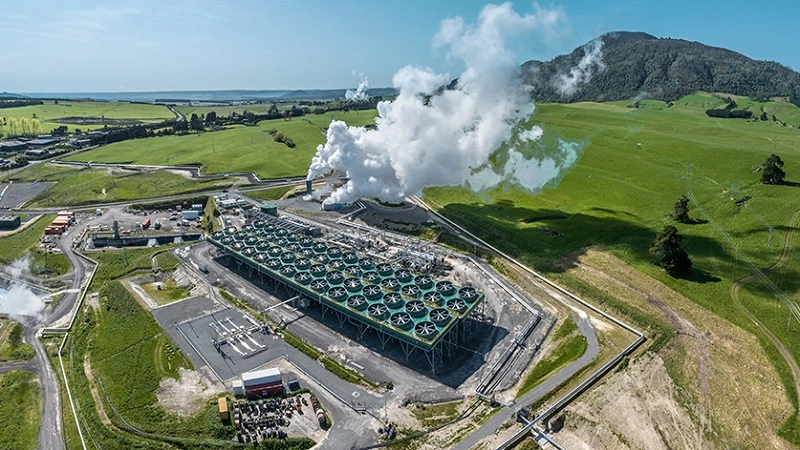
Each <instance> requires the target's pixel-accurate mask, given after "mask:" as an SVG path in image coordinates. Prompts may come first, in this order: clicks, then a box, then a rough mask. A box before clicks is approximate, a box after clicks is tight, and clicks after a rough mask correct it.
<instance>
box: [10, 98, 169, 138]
mask: <svg viewBox="0 0 800 450" xmlns="http://www.w3.org/2000/svg"><path fill="white" fill-rule="evenodd" d="M34 115H36V118H37V119H39V120H40V121H41V122H42V132H43V133H47V132H50V131H51V130H53V129H54V128H57V127H59V126H61V125H67V126H68V127H69V130H70V131H74V130H75V129H76V128H80V129H81V130H88V129H95V128H102V127H103V125H102V124H78V123H75V122H71V123H59V122H55V120H56V119H64V118H68V117H93V118H101V117H104V118H106V119H119V120H122V119H127V120H131V121H142V122H149V121H159V120H163V119H171V118H174V117H175V115H174V114H172V112H171V111H170V110H169V109H167V107H166V106H161V105H148V104H139V103H127V102H76V101H59V102H58V104H57V105H56V104H55V103H54V102H53V101H50V100H48V101H45V102H44V104H42V105H33V106H23V107H19V108H5V109H0V117H4V118H6V119H8V118H10V117H14V118H17V119H20V118H22V117H25V118H28V119H31V118H33V116H34ZM9 131H10V130H8V129H5V130H4V134H7V133H8V132H9Z"/></svg>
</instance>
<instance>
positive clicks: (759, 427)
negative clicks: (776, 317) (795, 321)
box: [555, 249, 791, 449]
mask: <svg viewBox="0 0 800 450" xmlns="http://www.w3.org/2000/svg"><path fill="white" fill-rule="evenodd" d="M564 263H565V267H569V269H568V272H569V273H570V274H571V275H573V276H575V277H578V278H580V279H582V280H584V281H586V282H587V283H590V284H592V285H593V286H595V287H597V288H598V289H600V290H602V291H604V292H606V293H608V294H609V295H613V296H615V297H617V298H619V299H622V300H624V301H625V302H626V303H628V304H629V305H631V306H633V307H636V308H638V309H640V310H642V311H644V312H646V313H647V314H649V315H652V316H656V317H659V318H660V319H661V320H663V321H665V322H667V323H669V324H671V325H672V326H673V327H674V328H675V330H676V331H677V334H676V336H675V337H674V338H673V339H672V341H671V342H670V343H669V344H668V345H667V346H666V347H665V348H664V349H662V350H661V351H659V352H658V353H657V354H654V355H653V354H650V355H645V356H643V357H640V358H639V359H638V360H636V361H634V362H633V363H632V364H631V366H630V367H629V368H628V369H626V370H625V371H622V372H618V373H615V374H613V375H612V376H611V377H609V379H608V380H607V381H606V382H605V383H603V384H602V385H600V386H599V387H598V388H596V389H594V390H592V391H590V392H589V393H588V394H587V395H585V396H584V397H582V398H581V399H580V401H578V402H576V403H574V404H573V405H571V406H570V407H568V408H567V410H566V411H565V418H566V420H565V425H564V429H563V430H562V431H560V432H558V433H556V434H555V437H556V439H557V440H559V442H562V443H563V444H564V445H565V447H566V448H595V449H624V448H630V449H638V448H643V449H669V448H682V449H705V448H775V449H782V448H791V446H790V445H789V444H788V443H787V442H785V441H784V440H783V439H781V438H780V437H778V436H777V435H776V433H775V430H776V429H777V428H778V427H779V426H780V424H781V422H782V421H783V420H784V419H785V418H786V416H787V415H788V414H789V413H790V412H791V406H790V404H789V402H788V400H787V398H786V395H785V394H784V392H783V389H782V388H781V383H780V380H779V378H778V375H777V373H776V372H775V370H774V368H773V367H772V365H771V364H770V363H769V361H768V360H767V358H766V356H765V355H764V352H763V350H762V348H761V346H760V345H759V343H758V341H757V340H756V338H755V337H754V336H753V335H752V334H750V333H748V332H745V331H743V330H741V329H740V328H738V327H735V326H733V325H732V324H731V323H729V322H727V321H725V320H723V319H720V318H719V317H717V316H715V315H713V314H711V313H710V312H708V311H706V310H705V309H703V308H701V307H699V306H697V305H696V304H695V303H693V302H691V301H690V300H689V299H687V298H685V297H683V296H681V295H679V294H677V293H676V292H674V291H672V290H670V289H669V288H667V287H666V286H665V285H663V284H661V283H659V282H657V281H655V280H653V279H650V278H649V277H647V276H645V275H643V274H642V273H640V272H638V271H636V270H634V269H632V268H630V267H629V266H627V265H626V264H625V263H624V262H622V261H621V260H619V259H617V258H615V257H613V256H611V255H609V254H608V253H604V252H601V251H599V250H597V249H589V250H588V251H586V252H585V253H584V254H582V255H580V256H579V257H577V259H573V260H571V261H564Z"/></svg>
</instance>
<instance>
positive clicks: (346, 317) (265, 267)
mask: <svg viewBox="0 0 800 450" xmlns="http://www.w3.org/2000/svg"><path fill="white" fill-rule="evenodd" d="M306 231H308V230H307V229H304V228H303V227H302V225H298V224H297V223H296V222H288V221H285V220H282V219H279V218H275V217H271V216H267V215H262V216H261V217H260V219H259V220H256V221H255V222H253V223H252V224H251V225H246V226H244V227H242V228H241V229H237V228H234V227H229V228H226V229H224V230H222V231H217V232H215V233H213V234H212V235H211V236H209V238H208V241H209V242H210V243H211V244H212V245H214V246H215V247H217V248H219V249H220V250H221V251H222V252H223V253H225V254H226V255H228V256H229V257H231V258H233V259H234V261H235V262H236V263H237V264H239V265H241V264H244V265H246V266H247V267H248V269H249V270H252V271H256V272H257V273H258V274H259V275H260V276H266V277H269V278H270V279H272V280H274V281H276V282H278V283H281V284H283V285H285V286H287V287H289V288H290V289H292V290H294V291H296V292H297V293H298V294H301V295H303V296H305V297H307V298H308V299H310V300H311V301H313V302H317V303H319V304H320V305H321V306H322V308H323V311H326V310H332V311H333V312H334V313H335V314H336V315H337V317H338V318H339V320H340V323H344V322H345V321H349V322H350V323H353V324H355V325H356V326H357V327H358V329H359V331H360V332H361V333H362V335H363V333H364V332H365V331H367V330H369V329H372V330H373V331H376V332H377V335H378V337H379V338H380V341H381V344H382V345H383V346H384V347H385V346H386V345H387V344H390V343H399V345H400V346H401V348H402V349H403V351H404V353H405V355H406V357H409V356H410V355H411V354H412V353H413V352H414V351H415V350H421V351H423V352H424V353H425V355H426V356H427V357H428V361H429V362H430V364H431V368H432V370H434V371H435V368H436V367H437V366H439V365H440V364H441V362H442V357H443V352H445V353H447V354H449V353H450V351H451V350H452V349H454V348H455V347H456V346H457V345H458V343H459V341H460V339H462V337H463V336H464V335H465V333H466V332H467V331H468V330H467V328H468V327H467V326H465V321H464V319H465V318H466V317H467V316H469V314H470V313H471V312H472V311H473V310H474V309H475V307H476V306H477V305H478V304H480V302H481V301H482V300H483V298H484V294H483V292H481V291H479V290H477V289H475V288H473V287H471V286H467V287H462V286H456V285H454V284H453V283H452V282H450V281H448V280H436V279H433V278H432V277H431V276H429V275H424V274H418V273H414V272H412V271H410V270H408V269H406V268H402V267H399V266H395V265H394V264H392V263H391V262H389V261H386V260H381V259H377V258H373V257H370V256H367V255H365V254H361V253H360V252H355V251H353V250H352V249H347V248H343V247H340V246H338V245H336V244H334V243H332V242H328V241H324V240H322V239H316V238H312V237H310V236H308V235H306V234H305V232H306Z"/></svg>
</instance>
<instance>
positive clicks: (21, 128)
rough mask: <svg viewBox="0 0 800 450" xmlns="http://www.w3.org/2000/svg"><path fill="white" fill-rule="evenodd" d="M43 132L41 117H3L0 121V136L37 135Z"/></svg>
mask: <svg viewBox="0 0 800 450" xmlns="http://www.w3.org/2000/svg"><path fill="white" fill-rule="evenodd" d="M41 133H42V123H41V122H40V121H39V119H28V118H27V117H21V118H19V119H17V118H16V117H3V119H2V120H1V121H0V136H2V137H17V136H37V135H39V134H41Z"/></svg>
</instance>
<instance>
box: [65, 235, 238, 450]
mask: <svg viewBox="0 0 800 450" xmlns="http://www.w3.org/2000/svg"><path fill="white" fill-rule="evenodd" d="M167 247H168V246H167ZM163 250H164V247H161V248H159V249H135V250H127V251H102V252H93V253H91V254H90V255H89V256H90V257H92V258H93V259H95V260H96V261H97V262H98V267H97V270H96V273H95V277H94V280H93V282H92V285H91V286H90V291H95V292H98V294H99V301H100V308H96V309H85V310H82V311H81V313H80V315H79V318H78V320H76V325H75V327H74V328H73V330H72V332H71V333H70V335H69V336H70V337H69V344H68V346H67V352H68V354H69V357H68V358H64V362H65V364H66V365H67V373H68V376H69V378H70V387H71V389H72V390H73V391H72V392H73V396H74V398H75V399H76V402H78V407H79V408H81V409H82V414H81V415H82V417H83V420H84V423H83V426H84V427H87V426H88V427H89V428H90V430H89V432H90V433H91V435H92V438H93V442H95V441H96V442H97V443H98V444H99V445H101V446H102V447H104V448H142V449H171V448H197V449H212V448H218V449H226V448H231V445H228V443H227V442H226V441H227V440H229V439H230V438H231V437H232V433H233V428H232V427H230V426H224V425H223V424H222V423H221V422H220V421H219V418H218V416H217V414H216V403H215V402H214V401H211V399H209V402H208V403H207V404H206V406H205V408H204V409H203V410H202V411H201V412H199V413H198V414H196V415H194V416H192V417H189V418H180V417H178V416H176V415H174V414H172V413H170V412H168V411H166V410H164V409H163V408H162V407H160V406H158V404H157V403H156V402H157V398H156V394H155V391H156V389H157V388H158V386H159V384H160V382H161V380H162V379H163V378H166V377H169V378H177V376H178V369H179V368H180V367H184V368H188V369H192V368H193V366H192V364H191V362H190V361H189V360H188V359H187V358H186V357H185V356H184V355H183V354H182V353H181V351H180V350H179V349H178V347H177V346H176V345H175V344H174V343H173V342H172V341H171V340H170V339H169V337H167V335H166V334H164V332H163V330H162V329H161V327H160V326H159V324H158V323H157V322H156V321H155V319H154V318H153V317H152V316H151V315H150V314H149V313H148V312H147V311H145V310H144V309H143V308H142V307H141V306H140V305H139V304H138V303H137V302H136V300H135V299H134V298H133V297H132V296H131V294H130V293H129V292H128V291H127V290H126V289H125V288H124V286H123V285H122V284H121V283H120V282H119V281H117V280H118V279H119V278H120V277H125V276H128V275H130V274H132V273H134V272H135V271H138V270H149V269H150V267H151V258H152V256H153V254H155V253H157V252H162V251H163ZM164 255H165V253H161V254H159V256H157V258H158V259H159V261H160V262H161V263H162V264H164V265H167V266H168V265H170V264H171V262H172V259H173V258H174V257H172V258H170V257H165V256H164ZM87 356H88V361H89V364H90V365H91V369H92V374H93V381H91V382H90V381H89V379H88V378H87V377H86V372H85V367H84V360H85V359H84V358H85V357H87ZM92 387H93V388H94V389H95V392H96V393H97V395H98V396H99V397H100V399H101V400H102V402H103V405H102V406H103V409H104V411H106V413H107V414H108V415H109V417H110V419H111V420H112V422H113V423H114V427H109V426H106V425H105V424H103V423H102V421H101V419H100V417H99V415H98V413H97V410H96V406H95V403H94V401H93V398H94V397H93V395H92V392H91V389H92ZM106 395H107V397H106ZM109 402H110V403H109ZM111 405H113V407H114V408H115V409H116V411H118V412H119V414H120V415H121V416H122V417H123V418H124V419H125V420H127V421H128V422H129V423H132V424H135V426H136V427H138V428H140V429H144V430H147V431H148V432H151V433H154V434H156V435H158V437H153V436H150V437H141V436H137V435H135V434H133V433H130V432H127V431H121V430H124V429H125V426H124V424H122V423H121V421H120V420H119V418H118V417H117V416H116V415H115V414H114V413H112V411H113V410H112V408H111ZM65 407H66V409H65V410H64V413H65V417H71V416H69V407H68V406H66V405H65ZM83 432H84V434H86V433H87V429H86V428H84V430H83ZM65 434H66V436H67V444H68V446H69V447H70V448H72V447H73V446H78V447H79V446H80V442H79V441H78V440H77V432H76V430H75V427H74V422H72V423H71V422H70V421H69V420H66V419H65Z"/></svg>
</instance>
